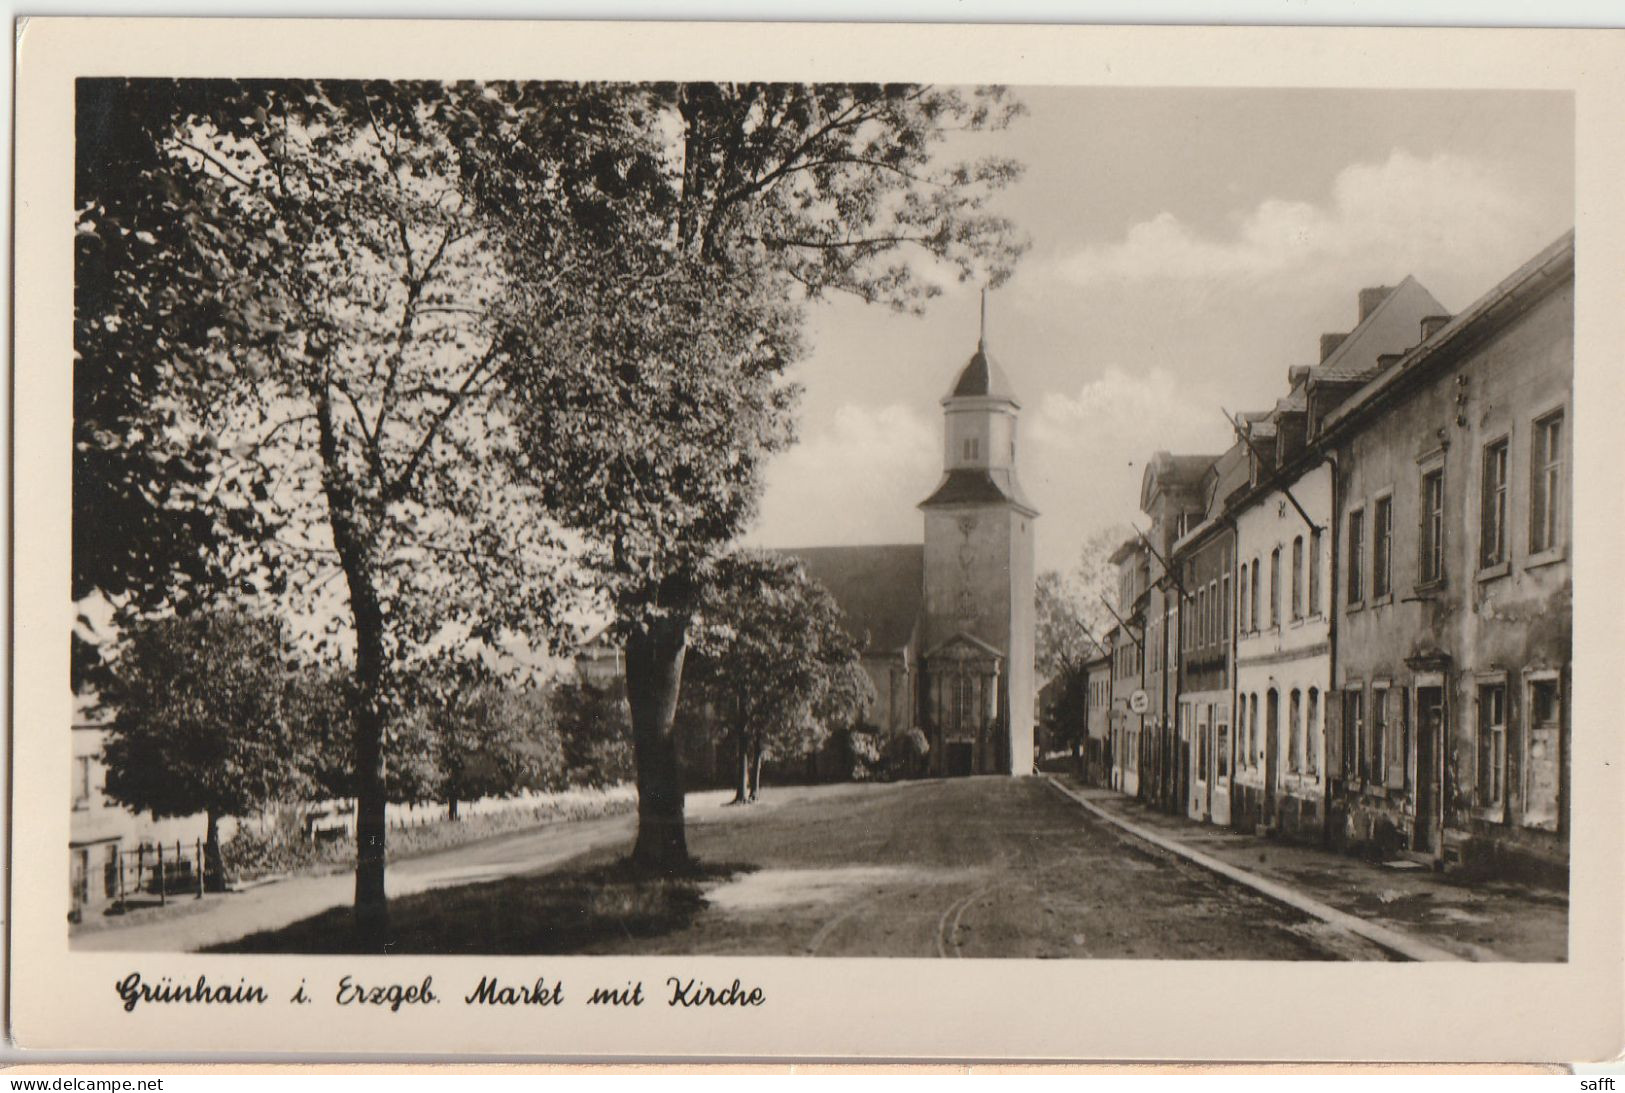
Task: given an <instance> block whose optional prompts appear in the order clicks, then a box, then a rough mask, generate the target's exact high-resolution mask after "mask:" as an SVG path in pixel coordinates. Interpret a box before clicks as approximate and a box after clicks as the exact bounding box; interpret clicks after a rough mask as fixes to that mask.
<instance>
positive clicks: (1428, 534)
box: [1420, 468, 1444, 584]
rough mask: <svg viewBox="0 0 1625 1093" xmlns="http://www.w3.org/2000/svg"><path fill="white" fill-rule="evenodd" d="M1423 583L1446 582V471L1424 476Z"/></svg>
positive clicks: (1439, 470) (1437, 471)
mask: <svg viewBox="0 0 1625 1093" xmlns="http://www.w3.org/2000/svg"><path fill="white" fill-rule="evenodd" d="M1420 569H1421V573H1422V583H1423V584H1431V583H1433V582H1435V581H1442V580H1444V469H1443V468H1439V469H1438V470H1432V471H1429V472H1427V473H1426V474H1424V475H1423V476H1422V557H1421V566H1420Z"/></svg>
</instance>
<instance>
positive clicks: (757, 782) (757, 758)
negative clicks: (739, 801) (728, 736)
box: [750, 739, 762, 801]
mask: <svg viewBox="0 0 1625 1093" xmlns="http://www.w3.org/2000/svg"><path fill="white" fill-rule="evenodd" d="M751 751H752V752H753V753H754V760H753V762H752V763H751V771H750V799H751V800H752V801H754V800H756V795H757V794H759V793H761V791H762V742H761V740H760V739H758V740H755V741H753V742H752V745H751Z"/></svg>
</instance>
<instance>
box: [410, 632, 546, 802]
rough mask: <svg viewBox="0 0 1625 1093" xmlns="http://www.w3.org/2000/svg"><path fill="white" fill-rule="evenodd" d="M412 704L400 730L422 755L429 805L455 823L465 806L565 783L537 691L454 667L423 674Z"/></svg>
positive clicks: (426, 668)
mask: <svg viewBox="0 0 1625 1093" xmlns="http://www.w3.org/2000/svg"><path fill="white" fill-rule="evenodd" d="M407 698H408V704H407V712H406V714H405V715H404V717H403V718H402V722H403V724H402V729H401V731H402V733H403V735H404V736H405V737H407V738H408V739H412V740H415V741H417V742H418V746H419V747H421V748H422V749H423V753H424V755H425V765H426V766H427V768H428V773H427V780H428V782H429V785H430V786H431V787H432V799H433V800H435V801H438V802H439V803H441V804H443V805H445V806H446V812H447V815H448V816H449V817H450V818H451V819H454V820H455V819H456V818H457V813H458V807H457V806H458V804H459V802H462V801H477V800H479V799H480V798H482V797H511V796H513V795H515V794H517V793H520V792H523V791H524V790H528V789H542V790H551V789H559V788H562V786H563V785H564V783H565V781H566V778H565V757H564V747H563V742H562V741H561V739H560V735H559V732H558V728H557V725H556V723H555V715H554V712H553V710H552V709H551V708H550V706H549V704H548V702H547V699H546V696H545V695H544V694H543V693H542V691H541V690H540V689H539V688H536V687H532V686H530V685H528V684H519V683H515V682H513V681H511V680H506V679H502V678H500V677H496V676H494V675H493V674H492V673H490V672H489V671H485V670H482V669H480V668H479V667H477V666H471V665H470V664H469V663H467V662H458V661H453V662H450V663H446V664H440V665H434V666H424V667H422V668H419V669H418V671H417V672H415V673H414V679H413V681H412V683H411V684H410V687H409V691H408V695H407Z"/></svg>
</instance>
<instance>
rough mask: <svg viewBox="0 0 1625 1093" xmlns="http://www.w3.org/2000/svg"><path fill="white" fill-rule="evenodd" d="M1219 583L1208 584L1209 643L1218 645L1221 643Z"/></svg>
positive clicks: (1210, 582) (1211, 582)
mask: <svg viewBox="0 0 1625 1093" xmlns="http://www.w3.org/2000/svg"><path fill="white" fill-rule="evenodd" d="M1219 612H1220V606H1219V582H1218V581H1209V582H1208V583H1207V643H1208V644H1209V645H1217V644H1218V642H1219Z"/></svg>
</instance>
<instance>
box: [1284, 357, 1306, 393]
mask: <svg viewBox="0 0 1625 1093" xmlns="http://www.w3.org/2000/svg"><path fill="white" fill-rule="evenodd" d="M1308 378H1309V366H1308V365H1307V364H1295V365H1293V366H1292V367H1291V368H1288V369H1287V370H1286V385H1287V389H1288V390H1289V391H1296V390H1297V389H1298V388H1299V387H1302V386H1303V381H1304V380H1306V379H1308Z"/></svg>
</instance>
